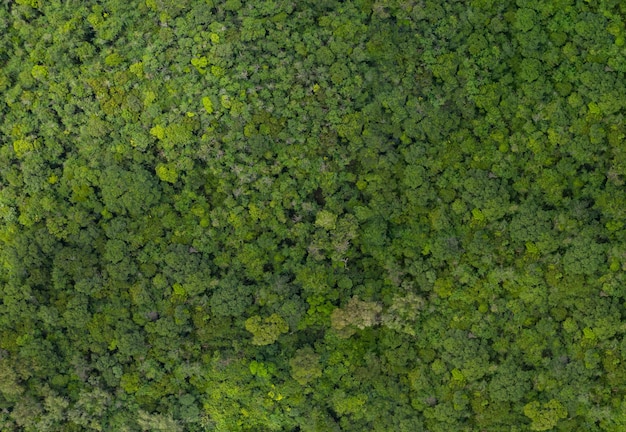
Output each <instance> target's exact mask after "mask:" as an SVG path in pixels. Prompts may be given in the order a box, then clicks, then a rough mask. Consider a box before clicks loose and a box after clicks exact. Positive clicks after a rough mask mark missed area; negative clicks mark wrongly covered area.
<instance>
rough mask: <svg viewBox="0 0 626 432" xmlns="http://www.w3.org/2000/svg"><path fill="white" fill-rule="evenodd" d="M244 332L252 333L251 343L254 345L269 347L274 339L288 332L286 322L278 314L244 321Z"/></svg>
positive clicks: (254, 317) (256, 316)
mask: <svg viewBox="0 0 626 432" xmlns="http://www.w3.org/2000/svg"><path fill="white" fill-rule="evenodd" d="M246 330H248V331H249V332H250V333H252V336H253V337H252V343H253V344H254V345H270V344H273V343H274V342H276V339H278V337H279V336H280V335H281V334H283V333H287V332H288V331H289V326H288V325H287V322H286V321H285V320H284V319H283V318H282V317H281V316H280V315H278V314H275V313H274V314H272V315H270V316H268V317H266V318H261V317H260V316H258V315H255V316H252V317H250V318H248V319H247V320H246Z"/></svg>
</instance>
